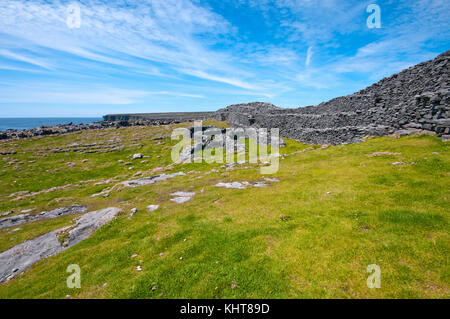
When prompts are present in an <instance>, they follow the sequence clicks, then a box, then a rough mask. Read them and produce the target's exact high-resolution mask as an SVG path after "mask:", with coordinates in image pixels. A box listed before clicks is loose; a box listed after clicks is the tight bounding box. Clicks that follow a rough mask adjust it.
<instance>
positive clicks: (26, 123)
mask: <svg viewBox="0 0 450 319" xmlns="http://www.w3.org/2000/svg"><path fill="white" fill-rule="evenodd" d="M102 120H103V118H101V117H36V118H0V131H5V130H7V129H14V130H28V129H32V128H36V127H41V126H55V125H58V124H69V123H71V122H72V123H73V124H90V123H94V122H97V121H102Z"/></svg>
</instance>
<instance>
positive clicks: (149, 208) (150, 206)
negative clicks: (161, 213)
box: [147, 205, 159, 212]
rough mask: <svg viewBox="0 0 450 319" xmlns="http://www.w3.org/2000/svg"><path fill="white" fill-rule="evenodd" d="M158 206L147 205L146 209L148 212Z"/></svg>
mask: <svg viewBox="0 0 450 319" xmlns="http://www.w3.org/2000/svg"><path fill="white" fill-rule="evenodd" d="M158 208H159V205H148V206H147V211H148V212H154V211H155V210H157V209H158Z"/></svg>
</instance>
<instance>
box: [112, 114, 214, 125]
mask: <svg viewBox="0 0 450 319" xmlns="http://www.w3.org/2000/svg"><path fill="white" fill-rule="evenodd" d="M213 117H214V112H173V113H140V114H109V115H105V116H103V119H104V120H105V121H107V122H118V121H125V122H143V123H145V124H152V125H160V124H171V123H181V122H191V121H194V120H207V119H210V118H213Z"/></svg>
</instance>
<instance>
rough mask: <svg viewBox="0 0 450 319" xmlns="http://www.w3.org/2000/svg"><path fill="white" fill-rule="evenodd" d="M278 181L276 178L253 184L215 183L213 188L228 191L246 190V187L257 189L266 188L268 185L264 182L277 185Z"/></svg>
mask: <svg viewBox="0 0 450 319" xmlns="http://www.w3.org/2000/svg"><path fill="white" fill-rule="evenodd" d="M279 181H280V180H279V179H278V178H265V179H264V181H258V182H254V183H250V182H247V181H244V182H227V183H224V182H220V183H217V184H216V185H215V186H216V187H222V188H229V189H246V188H247V187H257V188H262V187H267V186H269V185H270V184H267V183H266V182H272V183H277V182H279Z"/></svg>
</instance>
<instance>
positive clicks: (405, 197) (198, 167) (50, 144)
mask: <svg viewBox="0 0 450 319" xmlns="http://www.w3.org/2000/svg"><path fill="white" fill-rule="evenodd" d="M205 124H220V125H223V123H214V122H210V123H205ZM178 126H183V125H169V126H160V127H156V126H155V127H129V128H120V129H105V130H92V131H85V132H78V133H73V134H67V135H64V136H54V137H45V138H36V139H28V140H20V141H3V142H0V151H3V152H6V151H15V152H16V153H15V154H10V155H3V156H0V180H1V183H0V213H1V212H6V211H9V210H14V214H19V213H20V211H21V210H25V209H33V213H39V212H41V211H43V210H49V209H53V208H57V207H62V206H66V205H70V204H75V203H79V204H84V205H86V206H88V207H89V210H90V211H92V210H96V209H101V208H106V207H111V206H114V207H120V208H122V209H123V213H121V215H120V216H119V217H118V218H116V219H115V220H114V221H112V222H110V223H109V224H107V225H106V226H104V227H102V228H100V229H99V230H98V231H97V232H96V233H95V234H94V235H93V236H92V237H91V238H89V239H87V240H85V241H83V242H82V243H80V244H78V245H76V246H74V247H72V248H70V249H68V250H67V251H65V252H63V253H61V254H59V255H57V256H54V257H51V258H48V259H45V260H42V261H40V262H39V263H37V264H35V265H34V266H32V267H31V268H29V269H28V270H27V271H26V272H24V273H23V274H22V275H20V276H18V277H16V278H15V279H13V280H11V281H10V282H7V283H4V284H1V285H0V298H66V295H70V296H71V298H449V297H450V290H449V287H450V285H449V284H450V268H449V258H450V245H449V244H450V243H449V217H450V203H449V189H450V183H449V177H450V156H449V155H450V154H449V144H448V143H444V142H442V141H441V140H439V139H438V138H436V137H433V136H409V137H401V138H398V137H393V136H389V137H382V138H373V139H368V140H366V141H365V142H364V143H358V144H350V145H340V146H330V147H327V148H320V147H319V146H312V145H305V144H301V143H299V142H296V141H293V140H286V143H287V146H286V148H283V149H281V150H280V151H281V153H283V154H288V155H287V156H284V157H283V158H282V159H280V169H279V171H278V172H277V173H276V174H274V175H271V176H267V177H271V178H278V179H279V180H280V182H278V183H275V182H274V183H270V186H269V187H266V188H253V187H252V188H247V189H243V190H236V189H224V188H218V187H215V186H214V185H215V184H216V183H218V182H231V181H249V182H254V181H260V180H263V179H264V177H265V176H262V175H261V174H260V171H259V168H260V167H259V165H257V164H252V165H251V164H244V165H238V166H235V167H234V168H233V169H228V170H227V169H225V168H221V167H220V164H210V165H208V164H181V165H173V166H169V165H170V164H171V159H170V152H171V147H172V146H173V145H174V144H175V143H176V141H171V139H170V134H171V132H172V130H173V129H174V128H175V127H178ZM74 143H78V145H77V144H74ZM93 143H97V144H96V145H92V144H93ZM87 144H89V145H90V146H86V149H89V150H92V149H96V148H97V147H100V146H102V147H103V146H105V145H111V146H118V147H119V148H118V149H113V148H99V149H98V150H100V152H98V153H86V154H83V153H81V152H80V150H78V151H76V149H77V148H78V149H80V148H81V149H82V147H81V146H82V145H87ZM120 147H122V148H120ZM104 150H110V152H105V153H103V151H104ZM376 152H390V153H392V155H386V154H385V155H380V156H370V155H371V154H374V153H376ZM12 153H14V152H12ZM135 153H142V154H144V155H145V156H148V157H146V158H143V159H139V160H133V159H131V156H132V155H133V154H135ZM393 163H398V164H397V165H393ZM179 171H183V172H185V173H187V175H186V176H179V177H175V178H173V179H170V180H167V181H163V182H160V183H157V184H154V185H148V186H143V187H136V188H118V189H115V190H114V191H112V192H111V193H110V196H109V197H106V198H105V197H103V196H97V197H92V195H93V194H96V193H99V192H101V191H102V190H104V189H105V188H108V187H111V186H113V185H114V184H116V183H117V182H120V181H124V180H128V179H133V178H139V177H142V176H149V175H152V174H158V173H160V172H165V173H168V172H170V173H174V172H179ZM175 191H190V192H195V193H196V195H195V196H194V197H193V198H192V200H191V201H189V202H186V203H183V204H176V203H173V202H171V201H170V200H169V199H170V198H171V197H170V194H171V193H173V192H175ZM33 192H35V193H33ZM150 204H158V205H160V208H159V209H158V210H156V211H154V212H147V211H146V210H145V207H146V206H148V205H150ZM134 207H135V208H137V209H138V212H137V213H136V214H135V215H134V216H133V217H131V218H129V216H128V215H129V213H130V210H131V208H134ZM73 218H74V216H68V217H64V218H62V219H55V220H44V221H39V222H34V223H30V224H26V225H21V226H18V227H15V228H14V229H3V230H0V251H5V250H6V249H8V248H11V247H12V246H14V245H16V244H18V243H21V242H23V241H24V240H27V239H31V238H34V237H36V236H39V235H41V234H44V233H46V232H49V231H50V230H53V229H57V228H60V227H62V226H65V225H70V224H71V222H72V219H73ZM135 254H136V255H137V256H136V257H132V256H133V255H135ZM70 264H78V265H79V266H80V268H81V288H80V289H69V288H67V286H66V278H67V276H69V273H67V272H66V268H67V266H68V265H70ZM370 264H377V265H379V266H380V268H381V288H379V289H369V288H368V287H367V284H366V279H367V277H368V276H369V275H370V274H369V273H367V271H366V269H367V266H368V265H370ZM137 266H140V267H141V269H142V270H141V271H137V269H136V268H137Z"/></svg>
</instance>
